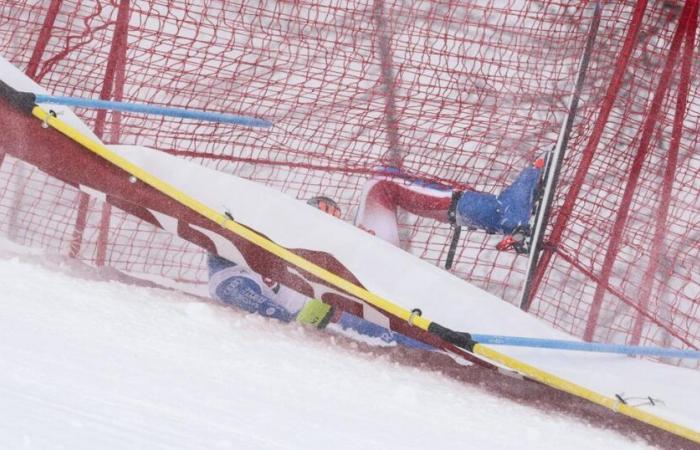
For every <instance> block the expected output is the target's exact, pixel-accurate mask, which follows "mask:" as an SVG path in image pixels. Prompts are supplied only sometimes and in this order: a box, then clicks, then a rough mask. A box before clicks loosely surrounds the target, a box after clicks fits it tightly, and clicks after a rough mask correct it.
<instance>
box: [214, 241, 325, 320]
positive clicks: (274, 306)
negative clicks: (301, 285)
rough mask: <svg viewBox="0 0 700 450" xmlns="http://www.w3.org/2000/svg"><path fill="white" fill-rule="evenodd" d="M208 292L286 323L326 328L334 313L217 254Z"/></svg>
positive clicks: (231, 303)
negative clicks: (295, 322) (294, 321)
mask: <svg viewBox="0 0 700 450" xmlns="http://www.w3.org/2000/svg"><path fill="white" fill-rule="evenodd" d="M208 265H209V293H210V295H211V296H212V298H214V299H217V300H220V301H222V302H223V303H225V304H228V305H233V306H237V307H239V308H242V309H244V310H246V311H248V312H253V313H258V314H262V315H264V316H266V317H272V318H275V319H278V320H282V321H284V322H291V321H293V320H296V321H298V322H301V323H304V324H307V325H312V326H315V327H317V328H323V327H324V326H325V325H326V324H327V323H328V320H329V319H330V317H331V315H332V313H333V310H332V308H331V307H330V306H329V305H326V304H324V303H323V302H321V301H320V300H315V299H311V298H308V297H306V296H304V295H302V294H299V293H298V292H296V291H294V290H292V289H289V288H287V287H286V286H281V285H280V284H279V283H273V282H272V281H269V282H266V280H264V279H263V278H262V277H261V276H260V275H259V274H257V273H255V272H253V271H251V270H250V269H248V268H246V267H243V266H241V265H238V264H235V263H233V262H231V261H228V260H226V259H224V258H221V257H218V256H216V255H209V258H208Z"/></svg>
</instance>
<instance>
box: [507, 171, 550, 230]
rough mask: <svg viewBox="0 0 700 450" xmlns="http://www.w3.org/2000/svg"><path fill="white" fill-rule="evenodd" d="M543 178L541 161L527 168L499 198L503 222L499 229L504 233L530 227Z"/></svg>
mask: <svg viewBox="0 0 700 450" xmlns="http://www.w3.org/2000/svg"><path fill="white" fill-rule="evenodd" d="M541 176H542V164H541V160H538V161H536V162H535V164H533V165H532V166H530V167H526V168H525V169H523V171H522V172H520V174H519V175H518V177H517V178H516V179H515V181H513V183H512V184H511V185H510V186H508V187H506V188H505V189H504V190H503V191H502V192H501V193H500V194H499V196H498V201H499V203H500V206H501V222H500V224H499V228H500V229H501V230H502V232H503V233H505V234H508V233H512V232H513V231H514V230H516V229H518V228H525V227H528V226H529V223H530V217H531V216H532V214H533V203H534V201H535V192H536V190H537V187H538V183H539V181H540V177H541Z"/></svg>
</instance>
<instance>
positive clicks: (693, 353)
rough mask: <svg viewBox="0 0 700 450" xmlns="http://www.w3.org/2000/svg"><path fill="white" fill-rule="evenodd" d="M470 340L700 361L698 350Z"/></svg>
mask: <svg viewBox="0 0 700 450" xmlns="http://www.w3.org/2000/svg"><path fill="white" fill-rule="evenodd" d="M471 337H472V339H474V340H475V341H477V342H479V343H480V344H491V345H509V346H515V347H533V348H549V349H556V350H574V351H582V352H599V353H620V354H624V355H630V356H632V355H645V356H659V357H668V358H688V359H700V351H698V350H681V349H676V348H666V347H646V346H640V345H621V344H601V343H596V342H579V341H566V340H558V339H540V338H528V337H520V336H498V335H491V334H473V333H472V334H471Z"/></svg>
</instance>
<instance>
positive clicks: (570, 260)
mask: <svg viewBox="0 0 700 450" xmlns="http://www.w3.org/2000/svg"><path fill="white" fill-rule="evenodd" d="M592 15H593V8H592V4H589V2H585V1H581V0H552V1H536V0H498V1H496V0H479V1H464V0H460V1H452V0H446V1H435V0H433V1H428V0H424V1H413V2H403V1H398V0H356V1H337V2H334V1H318V0H298V1H297V0H288V1H282V0H269V1H259V0H255V1H250V0H239V1H230V2H200V1H196V0H183V1H179V2H170V1H166V0H130V1H129V0H111V1H108V0H101V1H100V0H91V1H82V0H51V1H43V0H9V1H4V2H2V5H0V37H1V39H0V54H2V55H3V56H4V57H5V58H7V59H9V60H10V61H11V62H13V63H14V64H15V65H17V66H18V67H19V68H21V69H22V70H24V71H25V72H26V73H27V74H28V75H29V76H31V77H32V78H34V79H35V80H36V81H37V82H39V83H40V84H42V85H43V86H44V87H46V88H47V89H48V90H49V91H50V92H52V93H54V94H56V95H70V96H81V97H89V98H102V99H114V100H124V101H134V102H147V103H152V104H156V105H167V106H177V107H183V108H191V109H204V110H208V111H220V112H228V113H234V114H241V115H248V116H255V117H261V118H265V119H268V120H270V121H272V122H273V123H274V127H273V128H272V129H253V128H245V127H240V126H232V125H224V124H213V123H204V122H199V121H193V120H183V119H174V118H160V117H153V116H148V117H147V116H143V115H137V114H127V113H121V114H120V113H105V112H96V111H94V110H84V109H77V110H76V112H77V113H78V115H79V116H81V118H83V119H84V120H85V121H86V122H87V123H88V124H89V125H90V126H92V127H93V128H94V129H95V130H96V133H97V134H98V135H100V136H101V137H102V138H103V140H104V141H105V142H107V143H121V144H139V145H145V146H150V147H154V148H157V149H159V150H162V151H165V152H169V153H172V154H176V155H180V156H182V157H184V158H189V159H192V160H194V161H197V162H198V163H201V164H204V165H207V166H209V167H212V168H216V169H218V170H222V171H226V172H230V173H235V174H238V175H240V176H244V177H247V178H250V179H253V180H256V181H259V182H262V183H265V184H267V185H270V186H274V187H276V188H278V189H280V190H283V191H285V192H287V193H289V194H291V195H294V196H296V197H298V198H300V199H307V198H309V197H312V196H314V195H318V194H323V195H326V196H329V197H332V198H334V199H336V200H337V201H338V203H339V204H340V206H341V207H342V208H343V217H344V218H345V219H346V220H352V218H353V217H354V214H355V211H356V207H357V203H358V197H359V193H360V190H361V188H362V185H363V183H364V182H365V181H366V180H367V179H369V178H370V177H371V176H372V174H373V173H375V171H376V170H377V168H378V167H381V166H395V167H400V169H401V170H402V171H403V172H404V173H406V174H409V175H413V176H416V177H421V178H425V179H428V180H433V181H440V182H443V183H446V184H449V185H452V186H454V187H457V188H474V189H479V190H484V191H488V192H494V193H496V192H498V191H499V190H500V189H501V188H502V187H503V186H505V185H506V184H508V183H509V182H510V181H511V180H512V179H513V178H514V177H515V175H516V174H517V173H518V172H519V171H520V169H521V168H523V167H524V166H526V165H528V164H530V163H531V162H532V161H533V160H534V159H535V158H536V157H537V156H538V155H540V154H541V153H542V151H543V149H545V148H549V147H551V146H552V145H553V144H554V143H555V142H556V140H557V135H558V133H559V129H560V127H561V123H562V122H563V121H564V119H565V117H566V113H567V110H568V104H569V101H570V94H571V91H572V88H573V85H574V82H575V80H576V75H577V69H578V66H579V61H580V60H581V58H582V55H583V53H584V47H585V44H586V40H587V38H588V35H589V25H590V23H591V19H592ZM696 30H697V0H687V1H686V2H683V1H680V0H679V1H672V0H667V1H657V2H650V4H647V2H646V1H643V0H640V1H632V0H628V1H619V2H610V3H607V4H605V5H604V8H603V14H602V21H601V25H600V29H599V30H598V34H597V38H596V41H595V45H594V48H593V52H592V55H591V62H590V66H589V69H588V73H587V78H586V82H585V84H584V86H583V91H582V95H581V102H580V106H579V110H578V113H577V115H576V120H575V121H574V126H573V130H572V134H571V139H570V141H569V146H568V149H567V153H566V157H565V159H564V164H563V167H562V171H561V178H560V181H559V189H558V190H557V193H556V197H555V201H554V204H553V212H552V217H551V220H550V223H549V226H548V229H547V235H546V238H545V251H544V253H543V259H542V262H541V264H540V266H539V269H540V270H539V271H538V272H537V274H536V278H535V285H534V288H535V290H534V295H533V296H532V298H531V302H530V311H531V312H532V313H533V314H536V315H538V316H539V317H542V318H543V319H545V320H547V321H549V322H551V323H552V324H554V325H555V326H557V327H559V328H561V329H563V330H565V331H567V332H570V333H572V334H574V335H577V336H581V337H585V338H586V339H589V340H596V341H606V342H616V343H633V344H636V343H641V344H647V345H651V344H656V345H664V346H673V347H678V348H698V347H699V346H700V306H699V305H700V255H699V253H700V229H699V227H698V225H699V224H700V200H699V199H700V181H699V180H700V154H699V153H698V152H697V151H696V149H697V148H698V135H699V134H700V101H698V98H700V97H699V96H698V80H700V64H699V63H698V61H697V59H694V54H693V47H694V39H695V34H696ZM231 202H235V199H231ZM400 219H401V227H402V235H401V239H402V244H403V246H404V247H405V248H406V249H407V250H408V251H410V252H412V253H414V254H415V255H417V256H419V257H421V258H424V259H426V260H428V261H431V262H433V263H435V264H436V265H441V264H444V262H445V257H446V254H447V252H448V249H449V244H450V239H451V233H452V230H451V229H450V227H449V226H446V225H441V224H437V223H435V222H434V221H431V220H428V219H421V218H417V217H413V216H411V215H408V214H405V213H404V214H402V215H401V217H400ZM270 220H280V218H275V217H270ZM0 230H1V232H2V233H3V234H5V235H7V236H9V237H10V238H12V239H14V240H16V241H19V242H21V243H23V244H27V245H34V246H40V247H45V248H50V249H53V250H55V251H58V252H60V253H65V254H69V255H71V256H74V257H77V258H80V259H82V260H86V261H89V262H91V263H95V264H97V265H107V266H111V267H114V268H117V269H119V270H122V271H126V272H129V273H132V274H140V275H142V276H149V277H154V278H161V279H170V280H177V281H181V282H189V283H203V282H204V281H205V277H206V271H205V267H204V255H203V253H202V250H201V249H199V248H196V247H194V246H192V245H191V244H188V243H186V242H184V241H182V240H180V239H179V238H177V237H174V236H171V235H168V234H166V233H164V232H160V231H156V230H154V229H153V227H151V226H150V225H148V224H146V223H144V222H141V221H140V220H138V219H136V218H133V217H129V216H127V215H125V214H124V213H122V212H121V211H119V210H117V209H116V208H111V207H110V206H109V205H106V204H103V203H101V202H99V201H98V200H96V199H90V198H89V197H87V196H86V195H85V194H81V193H80V192H79V191H77V190H76V189H74V188H72V187H71V186H68V185H65V184H63V183H61V182H60V181H58V180H55V179H52V178H50V177H47V176H46V175H44V174H42V173H40V172H38V171H37V170H36V169H34V168H32V167H30V166H28V165H27V164H25V163H23V162H22V161H18V160H15V159H13V158H11V157H9V156H7V157H5V159H4V162H3V164H2V166H1V167H0ZM499 240H500V237H499V236H490V235H486V234H484V233H483V232H480V231H466V230H465V231H464V232H463V233H462V238H461V241H460V243H459V247H458V250H457V256H456V263H455V265H454V267H453V268H452V269H451V270H452V271H453V272H454V273H455V274H456V275H457V276H460V277H462V278H464V279H466V280H469V281H470V282H472V283H475V284H477V285H479V286H481V287H483V288H484V289H486V290H488V291H490V292H492V293H494V294H496V295H498V296H500V297H502V298H504V299H505V300H507V301H510V302H512V303H516V304H517V303H519V301H520V299H519V295H520V291H521V288H522V285H523V281H524V277H525V267H526V262H527V258H526V257H525V256H521V255H516V254H514V253H511V252H499V251H496V250H495V245H496V243H497V242H498V241H499ZM504 331H507V330H504ZM683 364H686V365H690V366H692V367H697V364H695V363H688V362H685V363H683Z"/></svg>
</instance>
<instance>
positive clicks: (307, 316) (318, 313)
mask: <svg viewBox="0 0 700 450" xmlns="http://www.w3.org/2000/svg"><path fill="white" fill-rule="evenodd" d="M331 317H333V307H332V306H331V305H327V304H325V303H323V302H322V301H321V300H316V299H315V298H312V299H311V300H309V301H308V302H306V304H305V305H304V307H303V308H301V310H300V311H299V313H298V314H297V317H296V321H297V322H299V323H302V324H304V325H309V326H312V327H315V328H319V329H322V328H325V327H326V325H328V322H330V320H331Z"/></svg>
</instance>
